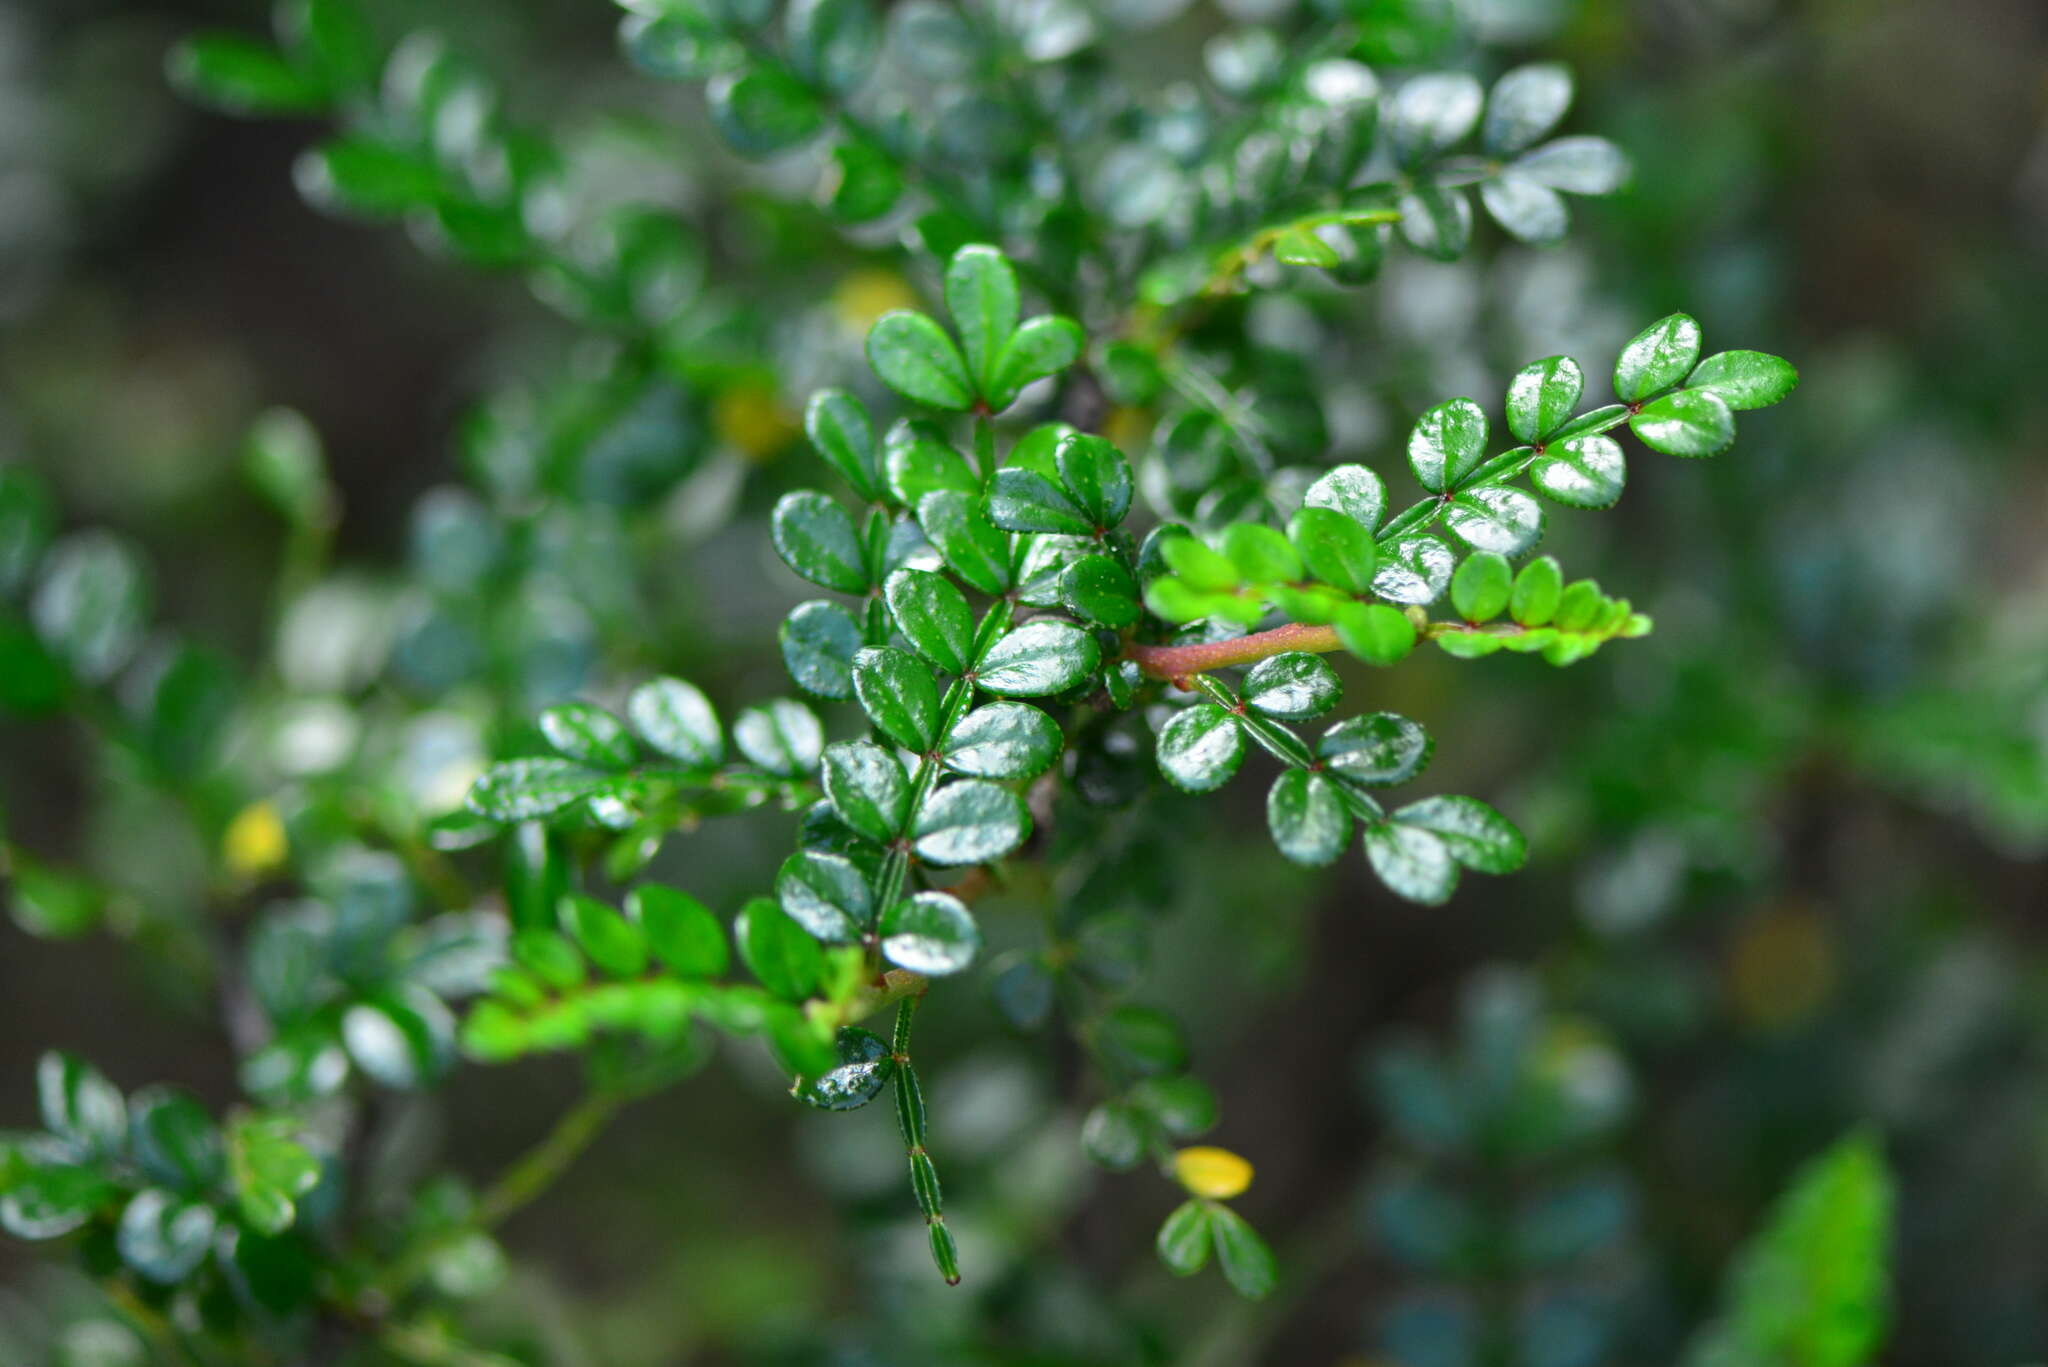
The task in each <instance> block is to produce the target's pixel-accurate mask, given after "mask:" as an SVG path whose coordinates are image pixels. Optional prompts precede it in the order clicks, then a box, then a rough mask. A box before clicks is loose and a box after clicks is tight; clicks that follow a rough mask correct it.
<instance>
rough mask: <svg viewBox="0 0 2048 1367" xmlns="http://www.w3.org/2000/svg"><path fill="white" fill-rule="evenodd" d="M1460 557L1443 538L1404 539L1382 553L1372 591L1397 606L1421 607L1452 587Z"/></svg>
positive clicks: (1384, 548)
mask: <svg viewBox="0 0 2048 1367" xmlns="http://www.w3.org/2000/svg"><path fill="white" fill-rule="evenodd" d="M1456 565H1457V555H1456V553H1454V552H1453V551H1452V550H1451V548H1450V547H1449V546H1448V545H1446V544H1445V543H1444V542H1443V540H1442V539H1440V538H1438V537H1435V536H1430V535H1427V534H1424V535H1420V536H1408V537H1403V538H1402V539H1401V540H1399V541H1396V542H1395V543H1394V544H1393V545H1391V546H1385V547H1382V548H1381V551H1380V567H1379V569H1378V570H1376V571H1375V572H1374V573H1373V577H1372V591H1373V592H1374V593H1377V594H1378V595H1379V596H1380V597H1382V598H1385V599H1387V600H1388V601H1390V602H1394V603H1410V604H1414V605H1415V606H1417V607H1421V606H1423V605H1425V604H1428V603H1433V602H1435V601H1436V600H1437V599H1438V598H1439V597H1441V596H1442V595H1443V591H1444V590H1445V589H1447V588H1449V587H1450V583H1451V572H1452V570H1453V569H1454V568H1456Z"/></svg>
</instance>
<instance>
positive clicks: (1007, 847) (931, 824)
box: [911, 778, 1031, 866]
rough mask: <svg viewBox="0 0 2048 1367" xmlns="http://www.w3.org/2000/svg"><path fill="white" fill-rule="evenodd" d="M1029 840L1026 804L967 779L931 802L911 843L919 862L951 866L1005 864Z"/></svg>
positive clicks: (936, 793)
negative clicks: (1012, 852) (1003, 860)
mask: <svg viewBox="0 0 2048 1367" xmlns="http://www.w3.org/2000/svg"><path fill="white" fill-rule="evenodd" d="M1030 834H1031V817H1030V816H1029V814H1027V813H1026V812H1025V810H1024V800H1023V799H1022V798H1020V797H1018V796H1017V795H1016V794H1015V793H1013V792H1011V791H1010V790H1009V789H1007V788H1001V787H998V786H996V785H995V784H993V783H990V782H988V781H987V780H986V779H978V778H963V779H956V780H954V781H953V782H950V783H944V784H941V785H940V786H939V787H937V788H935V789H933V790H932V791H931V793H930V794H929V795H927V796H926V798H925V800H924V803H923V805H922V806H920V807H919V808H918V809H917V821H916V824H915V825H914V826H913V828H912V831H911V840H912V848H913V849H915V850H916V851H917V857H918V858H920V859H922V860H924V861H925V862H926V863H930V864H939V865H949V866H950V865H962V864H987V863H990V862H992V861H994V860H997V859H1001V858H1002V857H1003V856H1004V855H1006V854H1008V853H1010V851H1012V850H1014V849H1016V848H1017V847H1018V846H1019V845H1021V844H1023V843H1024V840H1025V837H1027V836H1029V835H1030Z"/></svg>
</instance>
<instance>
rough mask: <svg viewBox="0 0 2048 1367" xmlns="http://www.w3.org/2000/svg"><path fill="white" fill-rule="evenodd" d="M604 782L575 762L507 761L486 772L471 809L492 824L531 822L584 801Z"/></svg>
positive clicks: (551, 759)
mask: <svg viewBox="0 0 2048 1367" xmlns="http://www.w3.org/2000/svg"><path fill="white" fill-rule="evenodd" d="M602 782H603V775H601V774H597V773H594V772H593V771H591V770H589V769H586V768H584V767H583V766H582V765H580V764H578V763H576V762H575V761H574V760H567V759H557V758H554V757H553V756H546V757H543V758H538V759H514V760H506V761H505V762H504V763H502V764H493V765H492V766H491V767H490V768H488V769H486V770H484V772H483V776H482V777H481V778H479V779H477V781H476V783H475V784H474V785H473V786H472V787H471V788H470V790H469V798H468V803H469V809H470V810H471V811H473V812H475V813H476V814H477V815H478V816H487V817H489V818H490V819H491V820H493V821H531V820H533V819H534V818H536V817H542V816H547V815H549V814H550V813H552V812H558V811H560V810H561V809H562V808H564V807H567V806H568V805H569V804H571V803H573V802H579V801H581V800H582V799H584V798H586V797H588V796H590V795H591V794H592V793H594V792H596V791H597V789H598V787H599V785H600V784H601V783H602Z"/></svg>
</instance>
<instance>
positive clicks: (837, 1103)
mask: <svg viewBox="0 0 2048 1367" xmlns="http://www.w3.org/2000/svg"><path fill="white" fill-rule="evenodd" d="M836 1047H837V1048H838V1050H839V1066H838V1067H836V1068H834V1069H832V1070H831V1071H830V1072H827V1073H821V1074H819V1075H818V1076H817V1077H814V1078H801V1077H800V1078H798V1079H797V1081H796V1086H795V1087H794V1088H792V1089H791V1090H792V1091H793V1092H794V1094H795V1096H796V1099H797V1100H798V1101H801V1102H803V1103H804V1104H805V1105H806V1106H816V1107H817V1108H818V1109H819V1110H821V1111H854V1110H859V1109H860V1108H861V1107H862V1106H865V1105H867V1104H868V1103H869V1102H870V1101H873V1100H874V1099H875V1098H876V1097H878V1096H880V1095H881V1094H882V1089H883V1088H884V1087H886V1086H888V1085H889V1079H890V1077H891V1076H893V1075H894V1073H895V1071H896V1064H895V1061H894V1059H892V1058H891V1057H890V1054H889V1041H887V1040H885V1039H883V1038H882V1037H881V1036H880V1035H877V1034H876V1033H874V1032H873V1031H872V1030H863V1029H861V1028H860V1027H859V1026H858V1025H843V1026H841V1027H840V1028H839V1041H838V1044H837V1046H836Z"/></svg>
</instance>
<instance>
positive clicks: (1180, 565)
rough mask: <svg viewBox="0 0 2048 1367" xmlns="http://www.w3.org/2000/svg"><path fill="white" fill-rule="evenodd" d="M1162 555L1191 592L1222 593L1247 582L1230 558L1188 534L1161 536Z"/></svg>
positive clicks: (1160, 550) (1160, 552) (1160, 547)
mask: <svg viewBox="0 0 2048 1367" xmlns="http://www.w3.org/2000/svg"><path fill="white" fill-rule="evenodd" d="M1159 555H1160V558H1161V559H1163V560H1165V561H1166V564H1167V566H1168V568H1170V569H1171V570H1172V571H1173V572H1174V573H1175V574H1176V575H1178V576H1180V578H1181V579H1183V580H1185V581H1186V582H1187V585H1188V587H1189V588H1192V589H1197V590H1200V591H1203V592H1222V591H1226V590H1232V589H1235V588H1236V587H1237V586H1238V585H1239V584H1241V583H1243V582H1244V580H1243V579H1241V578H1240V577H1239V575H1238V570H1237V565H1236V563H1235V562H1233V561H1232V560H1231V558H1230V557H1229V556H1227V555H1225V554H1224V553H1223V552H1221V551H1219V550H1215V549H1213V548H1212V547H1210V546H1209V545H1207V544H1206V543H1204V542H1202V541H1200V540H1198V539H1197V538H1195V537H1192V536H1189V535H1186V534H1185V533H1180V534H1176V535H1172V536H1165V537H1161V538H1160V540H1159Z"/></svg>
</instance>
